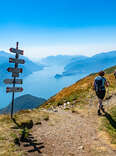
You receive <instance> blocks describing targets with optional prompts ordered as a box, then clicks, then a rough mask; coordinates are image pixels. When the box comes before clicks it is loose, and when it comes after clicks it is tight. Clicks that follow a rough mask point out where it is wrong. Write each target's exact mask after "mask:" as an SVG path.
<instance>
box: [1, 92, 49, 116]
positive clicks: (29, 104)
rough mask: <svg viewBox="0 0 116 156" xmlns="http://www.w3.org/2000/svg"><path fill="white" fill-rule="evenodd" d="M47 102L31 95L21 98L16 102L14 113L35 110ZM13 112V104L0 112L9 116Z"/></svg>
mask: <svg viewBox="0 0 116 156" xmlns="http://www.w3.org/2000/svg"><path fill="white" fill-rule="evenodd" d="M45 101H46V100H45V99H43V98H39V97H35V96H32V95H30V94H25V95H22V96H19V97H17V98H16V99H15V101H14V112H17V111H20V110H25V109H34V108H37V107H39V106H40V105H42V104H43V103H44V102H45ZM10 111H11V104H9V105H8V106H7V107H5V108H3V109H1V110H0V114H8V113H10Z"/></svg>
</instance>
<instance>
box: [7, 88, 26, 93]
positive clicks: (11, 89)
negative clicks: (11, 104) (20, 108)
mask: <svg viewBox="0 0 116 156" xmlns="http://www.w3.org/2000/svg"><path fill="white" fill-rule="evenodd" d="M22 91H23V88H22V87H7V88H6V92H7V93H9V92H22Z"/></svg>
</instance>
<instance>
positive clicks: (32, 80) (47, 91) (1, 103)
mask: <svg viewBox="0 0 116 156" xmlns="http://www.w3.org/2000/svg"><path fill="white" fill-rule="evenodd" d="M63 70H64V69H63V67H62V66H53V67H46V68H44V70H41V71H37V72H34V73H32V74H31V75H29V76H28V77H26V78H24V80H23V85H22V86H21V85H19V86H20V87H23V89H24V91H23V92H21V93H16V94H15V97H17V96H21V95H23V94H31V95H33V96H37V97H43V98H46V99H48V98H50V97H51V96H53V95H55V94H56V93H57V92H59V91H60V90H61V89H62V88H64V87H67V86H69V85H71V84H73V83H75V82H76V81H77V80H79V79H80V78H82V77H84V75H83V74H80V75H74V76H68V77H63V78H60V79H56V78H54V76H55V74H60V73H62V72H63ZM20 78H21V77H20ZM6 86H8V85H5V86H4V87H1V88H0V108H3V107H5V106H7V105H8V104H9V103H10V102H11V99H12V93H6ZM17 86H18V85H17Z"/></svg>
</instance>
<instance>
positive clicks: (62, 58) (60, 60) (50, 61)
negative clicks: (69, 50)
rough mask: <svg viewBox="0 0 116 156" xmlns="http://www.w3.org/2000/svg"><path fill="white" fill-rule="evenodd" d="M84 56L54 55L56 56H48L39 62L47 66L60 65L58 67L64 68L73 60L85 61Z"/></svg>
mask: <svg viewBox="0 0 116 156" xmlns="http://www.w3.org/2000/svg"><path fill="white" fill-rule="evenodd" d="M86 58H87V57H86V56H81V55H80V56H78V55H77V56H76V55H74V56H73V55H56V56H48V57H46V58H43V59H41V60H40V63H42V64H45V65H48V66H52V65H53V66H55V65H60V66H66V65H67V64H68V63H71V62H73V61H74V60H75V59H76V60H84V59H86Z"/></svg>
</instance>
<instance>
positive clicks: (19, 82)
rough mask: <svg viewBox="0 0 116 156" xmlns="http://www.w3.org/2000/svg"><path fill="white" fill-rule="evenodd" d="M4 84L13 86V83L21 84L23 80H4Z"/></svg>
mask: <svg viewBox="0 0 116 156" xmlns="http://www.w3.org/2000/svg"><path fill="white" fill-rule="evenodd" d="M4 83H5V84H13V83H15V84H23V80H22V79H15V80H14V79H5V80H4Z"/></svg>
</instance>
